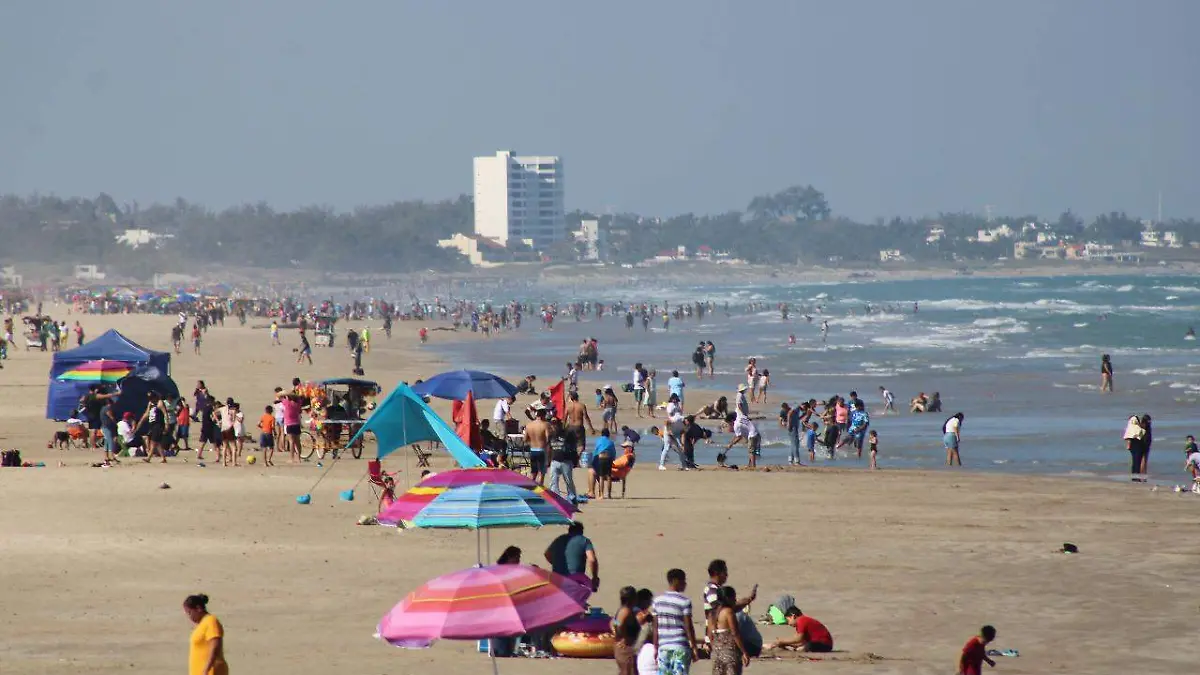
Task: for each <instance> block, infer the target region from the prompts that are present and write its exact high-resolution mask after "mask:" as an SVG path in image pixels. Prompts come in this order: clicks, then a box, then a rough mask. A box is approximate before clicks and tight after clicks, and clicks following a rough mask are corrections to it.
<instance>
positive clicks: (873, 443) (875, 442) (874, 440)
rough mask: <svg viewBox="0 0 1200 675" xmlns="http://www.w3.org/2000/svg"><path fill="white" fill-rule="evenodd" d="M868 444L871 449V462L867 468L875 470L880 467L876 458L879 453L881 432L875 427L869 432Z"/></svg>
mask: <svg viewBox="0 0 1200 675" xmlns="http://www.w3.org/2000/svg"><path fill="white" fill-rule="evenodd" d="M867 444H868V447H869V448H870V451H871V463H870V464H869V465H868V466H867V468H868V469H870V470H871V471H874V470H876V469H878V468H879V464H877V463H876V462H875V458H876V456H877V454H878V453H879V434H878V433H877V432H876V431H875V430H874V429H872V430H871V433H869V434H867Z"/></svg>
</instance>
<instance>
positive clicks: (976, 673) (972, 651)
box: [958, 626, 996, 675]
mask: <svg viewBox="0 0 1200 675" xmlns="http://www.w3.org/2000/svg"><path fill="white" fill-rule="evenodd" d="M995 639H996V629H995V628H992V627H991V626H984V627H983V628H981V629H980V630H979V635H976V636H975V637H973V638H971V639H970V640H967V644H966V645H965V646H964V647H963V650H962V656H960V657H958V675H980V673H982V672H983V664H984V663H987V664H988V665H989V666H991V667H992V668H995V667H996V662H995V661H993V660H991V659H989V658H988V655H987V646H988V644H989V643H990V642H991V641H992V640H995Z"/></svg>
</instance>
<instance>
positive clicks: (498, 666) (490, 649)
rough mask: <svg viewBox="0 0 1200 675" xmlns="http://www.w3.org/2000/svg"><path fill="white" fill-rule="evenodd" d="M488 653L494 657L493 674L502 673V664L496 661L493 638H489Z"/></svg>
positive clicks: (498, 674)
mask: <svg viewBox="0 0 1200 675" xmlns="http://www.w3.org/2000/svg"><path fill="white" fill-rule="evenodd" d="M488 654H490V655H491V657H492V675H500V664H498V663H496V654H495V652H493V651H492V641H491V640H488Z"/></svg>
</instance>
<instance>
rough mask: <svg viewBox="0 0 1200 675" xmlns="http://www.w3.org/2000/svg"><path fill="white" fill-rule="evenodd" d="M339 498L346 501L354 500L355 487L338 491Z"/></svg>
mask: <svg viewBox="0 0 1200 675" xmlns="http://www.w3.org/2000/svg"><path fill="white" fill-rule="evenodd" d="M338 498H339V499H341V500H342V501H344V502H352V501H354V488H351V489H349V490H342V491H341V492H340V493H338Z"/></svg>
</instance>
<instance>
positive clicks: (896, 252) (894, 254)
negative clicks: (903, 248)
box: [879, 248, 905, 262]
mask: <svg viewBox="0 0 1200 675" xmlns="http://www.w3.org/2000/svg"><path fill="white" fill-rule="evenodd" d="M904 259H905V258H904V254H903V253H901V252H900V249H898V248H889V249H883V250H881V251H880V252H879V262H903V261H904Z"/></svg>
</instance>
